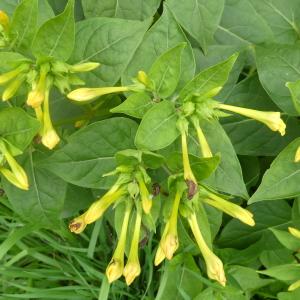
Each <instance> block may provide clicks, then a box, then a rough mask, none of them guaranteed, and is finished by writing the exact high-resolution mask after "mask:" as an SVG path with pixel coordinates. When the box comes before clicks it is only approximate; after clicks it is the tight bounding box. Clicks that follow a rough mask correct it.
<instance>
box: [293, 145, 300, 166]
mask: <svg viewBox="0 0 300 300" xmlns="http://www.w3.org/2000/svg"><path fill="white" fill-rule="evenodd" d="M294 161H295V163H297V162H299V161H300V147H298V148H297V151H296V154H295V160H294Z"/></svg>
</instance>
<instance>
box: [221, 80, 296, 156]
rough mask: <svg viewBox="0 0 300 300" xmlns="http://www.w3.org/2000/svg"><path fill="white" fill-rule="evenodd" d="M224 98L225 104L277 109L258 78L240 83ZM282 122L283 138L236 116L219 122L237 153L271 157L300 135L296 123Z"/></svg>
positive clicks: (262, 126)
mask: <svg viewBox="0 0 300 300" xmlns="http://www.w3.org/2000/svg"><path fill="white" fill-rule="evenodd" d="M226 99H228V100H226V101H225V103H226V104H230V105H236V106H241V107H246V108H250V109H256V110H262V111H278V107H277V106H276V105H275V104H274V103H273V102H272V100H271V99H270V98H269V96H268V95H267V93H266V92H265V90H264V89H263V88H262V86H261V84H260V82H259V80H258V77H257V76H251V77H249V78H247V79H245V80H243V81H240V82H239V83H238V84H237V85H236V86H235V87H234V88H233V89H232V91H231V92H230V93H228V95H226ZM283 119H284V121H285V122H286V125H287V130H286V134H285V135H284V136H283V137H282V136H280V134H278V133H277V132H273V131H271V130H270V129H269V128H268V127H267V126H265V125H264V124H262V123H260V122H257V121H256V120H254V119H248V118H245V117H242V116H238V115H232V116H230V117H226V118H222V119H221V123H222V125H223V127H224V129H225V130H226V133H227V134H228V136H229V138H230V140H231V142H232V144H233V146H234V148H235V151H236V152H237V154H240V155H256V156H257V155H264V156H273V155H277V154H278V153H279V152H280V151H281V150H282V149H283V148H284V147H285V146H287V145H288V144H289V143H290V142H291V141H292V140H293V139H295V138H297V137H298V136H300V128H299V125H298V123H299V122H298V120H297V119H295V118H293V117H288V118H286V117H285V116H283Z"/></svg>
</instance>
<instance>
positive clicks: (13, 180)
mask: <svg viewBox="0 0 300 300" xmlns="http://www.w3.org/2000/svg"><path fill="white" fill-rule="evenodd" d="M0 172H1V173H2V175H3V176H4V177H5V178H6V179H7V180H8V181H9V182H10V183H12V184H13V185H15V186H16V187H18V188H19V189H21V190H26V191H27V190H28V185H24V184H22V183H20V182H19V180H18V179H17V178H16V176H15V175H14V174H13V173H12V171H11V170H9V169H6V168H3V167H0Z"/></svg>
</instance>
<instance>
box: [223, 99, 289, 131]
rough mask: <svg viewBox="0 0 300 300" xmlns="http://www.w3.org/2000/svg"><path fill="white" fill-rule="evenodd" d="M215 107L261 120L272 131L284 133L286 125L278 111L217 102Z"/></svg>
mask: <svg viewBox="0 0 300 300" xmlns="http://www.w3.org/2000/svg"><path fill="white" fill-rule="evenodd" d="M217 107H218V108H221V109H224V110H228V111H232V112H235V113H238V114H240V115H243V116H245V117H248V118H252V119H254V120H257V121H259V122H262V123H264V124H265V125H266V126H268V127H269V128H270V129H271V130H272V131H278V132H279V133H280V134H281V135H282V136H283V135H285V128H286V125H285V123H284V122H283V120H282V119H281V117H280V112H273V111H266V112H264V111H259V110H254V109H249V108H242V107H238V106H233V105H227V104H222V103H219V104H218V106H217Z"/></svg>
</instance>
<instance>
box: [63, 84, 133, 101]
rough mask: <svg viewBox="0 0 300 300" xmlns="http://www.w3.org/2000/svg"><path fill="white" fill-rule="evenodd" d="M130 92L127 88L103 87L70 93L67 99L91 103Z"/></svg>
mask: <svg viewBox="0 0 300 300" xmlns="http://www.w3.org/2000/svg"><path fill="white" fill-rule="evenodd" d="M126 91H129V88H128V87H126V86H116V87H103V88H80V89H77V90H74V91H72V92H70V93H69V94H68V95H67V97H68V98H69V99H71V100H74V101H79V102H81V101H90V100H93V99H95V98H97V97H100V96H103V95H107V94H112V93H119V92H126Z"/></svg>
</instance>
